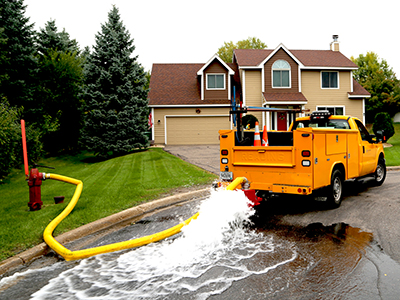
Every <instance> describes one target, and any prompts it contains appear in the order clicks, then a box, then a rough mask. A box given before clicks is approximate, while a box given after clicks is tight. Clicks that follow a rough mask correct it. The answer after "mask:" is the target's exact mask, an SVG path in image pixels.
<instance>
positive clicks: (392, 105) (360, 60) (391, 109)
mask: <svg viewBox="0 0 400 300" xmlns="http://www.w3.org/2000/svg"><path fill="white" fill-rule="evenodd" d="M351 60H352V61H353V62H354V63H356V64H357V65H358V67H359V68H358V70H356V71H354V72H353V76H354V78H355V79H356V80H357V81H358V82H359V83H360V84H361V85H362V86H363V87H364V88H365V89H366V90H367V91H368V92H370V93H371V98H367V100H366V103H365V108H366V120H367V122H373V121H374V117H375V115H376V114H377V113H379V112H387V113H389V114H390V115H391V116H393V115H394V114H396V112H398V111H400V93H399V92H400V85H399V80H398V79H397V78H396V74H395V73H394V72H393V69H392V68H390V67H389V65H388V63H387V61H386V60H384V59H379V57H378V55H377V54H376V53H374V52H368V53H367V54H366V55H363V54H360V55H359V56H358V57H357V58H354V57H351Z"/></svg>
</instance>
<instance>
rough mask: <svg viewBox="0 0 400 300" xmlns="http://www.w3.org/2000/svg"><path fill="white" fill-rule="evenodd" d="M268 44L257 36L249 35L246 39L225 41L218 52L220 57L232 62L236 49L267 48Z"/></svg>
mask: <svg viewBox="0 0 400 300" xmlns="http://www.w3.org/2000/svg"><path fill="white" fill-rule="evenodd" d="M265 48H267V45H266V44H265V43H263V42H262V41H261V40H260V39H258V38H256V37H248V38H247V39H246V40H241V41H238V42H237V43H236V44H234V43H233V42H232V41H230V42H224V45H223V46H222V47H221V48H219V49H218V52H217V54H218V55H219V57H220V58H221V59H222V60H223V61H225V62H227V63H231V62H232V58H233V50H234V49H265Z"/></svg>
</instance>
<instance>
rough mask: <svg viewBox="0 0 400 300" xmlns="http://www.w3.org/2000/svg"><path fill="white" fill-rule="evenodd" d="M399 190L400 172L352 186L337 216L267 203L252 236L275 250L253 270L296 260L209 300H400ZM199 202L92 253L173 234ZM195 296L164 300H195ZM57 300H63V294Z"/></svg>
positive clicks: (1, 293) (27, 280)
mask: <svg viewBox="0 0 400 300" xmlns="http://www.w3.org/2000/svg"><path fill="white" fill-rule="evenodd" d="M199 151H201V149H199ZM399 183H400V172H398V171H393V172H388V175H387V178H386V181H385V183H384V184H383V185H382V186H381V187H373V186H372V185H371V184H370V182H369V181H368V180H365V181H362V182H359V183H357V182H352V181H350V182H346V183H345V190H344V200H343V202H342V205H341V206H340V207H339V208H338V209H334V210H330V209H328V208H327V207H326V205H325V203H324V202H317V201H314V200H312V199H305V198H302V197H298V198H296V197H276V198H273V199H271V200H270V201H268V202H267V203H264V204H263V205H261V206H260V207H258V208H257V215H256V216H255V217H254V218H253V222H254V224H253V225H252V226H251V228H250V230H253V231H256V232H259V233H261V234H262V236H264V237H265V242H266V243H267V241H268V242H271V241H272V243H273V244H274V245H275V249H274V251H272V252H271V253H269V254H264V255H263V256H257V257H253V258H251V259H249V261H248V262H247V266H248V267H250V268H255V269H257V268H261V269H262V268H268V266H270V265H273V264H279V263H280V262H281V261H284V260H285V259H287V258H288V257H290V256H291V255H293V253H295V257H294V259H293V260H291V261H290V262H289V263H285V264H282V265H279V266H278V267H276V268H274V269H271V270H270V271H269V272H266V273H255V274H252V275H251V276H248V277H245V278H243V279H241V280H235V281H234V282H233V283H232V284H231V285H230V287H229V288H227V289H226V290H225V291H223V292H222V293H220V294H218V295H214V296H210V297H209V299H399V298H400V296H399V295H400V185H399ZM199 201H201V199H200V200H198V201H193V202H190V203H187V204H185V205H176V206H173V207H171V208H170V209H166V210H163V211H161V212H159V213H156V214H154V215H151V216H148V217H146V218H145V219H143V220H142V221H140V222H137V223H136V224H134V225H132V226H128V227H126V228H124V229H121V230H119V231H118V232H117V234H115V233H113V234H110V235H105V236H102V237H99V239H98V240H97V241H95V242H93V243H92V244H91V245H88V246H95V245H100V244H106V243H111V242H116V241H119V240H124V239H126V238H127V237H129V238H132V237H135V236H139V235H141V234H144V235H146V234H151V233H153V232H157V231H159V230H163V229H165V228H168V227H170V226H172V225H174V224H176V221H177V220H179V219H184V218H187V217H189V216H191V214H192V213H193V212H195V211H196V209H197V206H198V202H199ZM69 247H73V245H72V244H71V245H69ZM125 252H126V251H124V253H125ZM115 255H116V256H117V255H119V254H115ZM57 261H58V258H57V257H52V256H51V255H49V256H47V257H44V258H41V259H39V260H37V261H35V262H34V263H32V265H31V266H30V269H34V268H39V270H40V268H42V267H43V266H44V265H51V264H53V263H54V262H57ZM77 265H78V262H65V261H61V262H59V263H58V264H57V266H58V267H57V268H55V269H54V270H52V271H48V270H46V271H45V272H39V273H35V272H33V273H32V274H31V275H29V274H25V273H24V276H23V277H19V278H15V279H14V280H10V282H9V283H8V284H7V285H5V286H3V287H2V288H1V289H0V299H30V295H32V294H33V293H34V292H35V291H37V290H39V289H41V288H42V287H43V286H45V285H46V284H47V283H48V282H49V280H50V279H51V278H55V277H57V276H58V275H59V274H60V273H61V272H63V271H65V270H67V269H70V268H73V267H75V266H77ZM24 269H25V268H23V269H21V270H19V271H24ZM217 271H218V270H217V269H216V270H211V271H210V273H211V275H212V273H213V272H214V273H216V272H217ZM10 275H12V274H6V276H10ZM211 275H209V276H211ZM195 295H196V293H195V292H194V293H193V294H187V295H180V296H177V295H171V297H165V298H159V299H195V297H196V296H195ZM55 298H57V299H62V298H60V297H57V295H55ZM55 298H54V299H55ZM104 299H106V298H104ZM127 299H128V298H127ZM131 299H140V298H131Z"/></svg>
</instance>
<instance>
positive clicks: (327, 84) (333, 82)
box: [321, 72, 339, 89]
mask: <svg viewBox="0 0 400 300" xmlns="http://www.w3.org/2000/svg"><path fill="white" fill-rule="evenodd" d="M321 86H322V88H323V89H337V88H339V73H338V72H321Z"/></svg>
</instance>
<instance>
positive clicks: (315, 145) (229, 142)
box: [219, 112, 386, 207]
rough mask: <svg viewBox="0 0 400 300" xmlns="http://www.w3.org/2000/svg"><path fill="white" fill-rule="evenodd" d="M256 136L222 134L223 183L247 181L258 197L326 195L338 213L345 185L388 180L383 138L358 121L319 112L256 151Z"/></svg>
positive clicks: (275, 133)
mask: <svg viewBox="0 0 400 300" xmlns="http://www.w3.org/2000/svg"><path fill="white" fill-rule="evenodd" d="M254 133H255V132H254V130H253V131H244V132H243V133H241V134H242V137H241V138H240V139H239V137H238V134H237V132H236V130H220V131H219V134H220V151H221V166H220V171H221V173H220V177H221V179H222V180H228V181H229V180H233V179H235V178H237V177H245V178H246V179H247V180H248V182H249V183H250V189H252V190H256V194H257V196H259V197H265V195H269V194H271V193H285V194H286V193H288V194H297V195H299V194H300V195H310V194H313V193H316V192H317V191H318V192H320V191H321V192H323V193H324V194H323V195H325V196H326V197H327V198H328V201H329V202H330V204H331V205H332V206H334V207H338V206H339V205H340V203H341V200H342V188H343V182H344V181H345V180H348V179H352V178H360V177H364V176H374V179H375V182H376V184H377V185H380V184H382V183H383V181H384V180H385V177H386V166H385V159H384V152H383V146H382V143H381V141H380V137H379V136H378V137H375V136H373V135H370V134H369V133H368V131H367V130H366V128H365V127H364V125H363V124H362V122H361V121H360V120H359V119H357V118H354V117H349V116H331V115H330V114H329V113H327V112H326V113H325V112H316V113H313V114H311V116H308V117H302V118H297V119H296V121H294V122H293V123H292V125H291V127H290V129H289V131H286V132H279V131H268V132H267V139H268V145H267V146H252V145H253V138H252V137H253V136H254ZM260 134H261V136H263V135H264V132H260Z"/></svg>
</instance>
